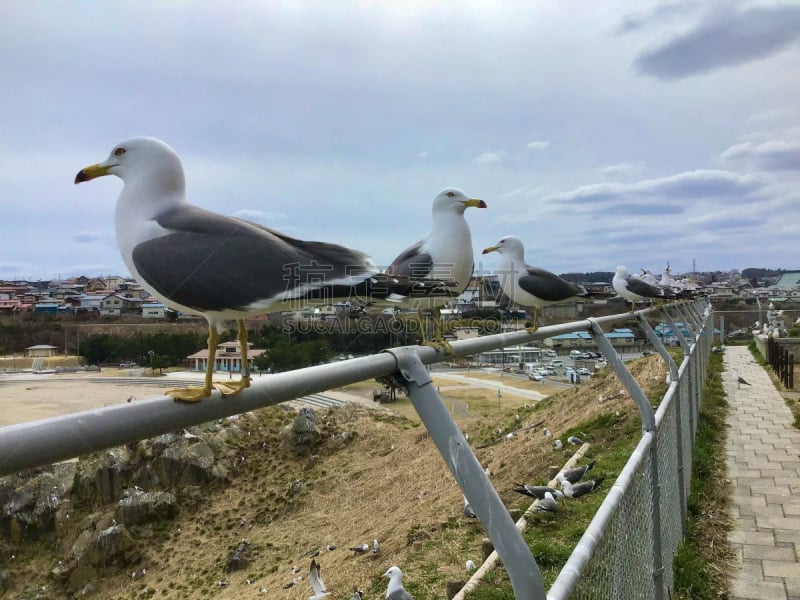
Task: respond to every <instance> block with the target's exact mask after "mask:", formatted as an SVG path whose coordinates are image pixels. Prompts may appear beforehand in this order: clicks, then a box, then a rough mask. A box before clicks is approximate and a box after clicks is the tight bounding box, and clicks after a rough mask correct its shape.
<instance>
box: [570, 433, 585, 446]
mask: <svg viewBox="0 0 800 600" xmlns="http://www.w3.org/2000/svg"><path fill="white" fill-rule="evenodd" d="M567 441H568V442H569V443H570V444H572V445H573V446H580V445H582V444H583V443H584V442H583V440H582V439H581V438H579V437H575V436H574V435H571V436H569V437H568V438H567Z"/></svg>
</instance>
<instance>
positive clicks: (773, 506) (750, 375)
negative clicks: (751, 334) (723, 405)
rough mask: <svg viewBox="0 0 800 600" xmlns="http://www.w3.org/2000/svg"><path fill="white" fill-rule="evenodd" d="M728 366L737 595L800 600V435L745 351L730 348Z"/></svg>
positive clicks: (735, 599) (739, 598)
mask: <svg viewBox="0 0 800 600" xmlns="http://www.w3.org/2000/svg"><path fill="white" fill-rule="evenodd" d="M724 361H725V370H726V372H725V374H724V381H723V383H724V386H725V391H726V393H727V395H728V403H729V404H730V415H729V416H728V425H729V430H728V440H727V444H726V455H727V464H728V476H729V477H730V479H731V511H732V514H733V517H734V519H735V524H734V529H733V531H732V532H731V534H730V536H729V539H730V541H731V543H732V544H733V547H734V549H735V550H736V556H737V566H736V570H735V572H734V575H733V579H732V581H731V596H730V598H731V600H744V599H747V600H800V561H799V560H798V559H799V558H800V555H799V553H800V430H797V429H795V428H794V427H792V421H793V417H792V413H791V411H790V410H789V408H788V407H787V406H786V403H785V401H784V399H783V398H782V397H781V395H780V393H779V392H778V391H777V390H776V389H775V386H774V385H773V383H772V381H771V380H770V378H769V375H768V374H767V372H766V371H765V370H764V368H762V367H760V366H759V365H758V364H757V363H756V362H755V360H754V359H753V356H752V354H750V351H749V350H748V349H747V348H746V347H745V346H728V347H726V349H725V356H724ZM737 374H738V376H740V377H742V378H743V379H744V380H745V381H747V382H748V383H749V384H750V385H744V384H740V383H738V382H737Z"/></svg>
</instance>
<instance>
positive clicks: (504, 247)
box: [481, 235, 525, 261]
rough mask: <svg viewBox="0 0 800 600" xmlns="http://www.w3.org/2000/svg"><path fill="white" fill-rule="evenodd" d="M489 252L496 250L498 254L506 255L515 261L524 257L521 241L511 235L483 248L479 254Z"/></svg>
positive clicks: (523, 247)
mask: <svg viewBox="0 0 800 600" xmlns="http://www.w3.org/2000/svg"><path fill="white" fill-rule="evenodd" d="M490 252H498V253H499V254H502V255H505V256H508V257H509V258H513V259H515V260H517V261H522V260H523V259H524V257H525V246H524V245H523V244H522V241H521V240H520V239H519V238H517V237H514V236H513V235H507V236H506V237H504V238H500V240H499V241H498V242H497V243H496V244H495V245H494V246H489V247H488V248H484V250H483V252H481V254H489V253H490Z"/></svg>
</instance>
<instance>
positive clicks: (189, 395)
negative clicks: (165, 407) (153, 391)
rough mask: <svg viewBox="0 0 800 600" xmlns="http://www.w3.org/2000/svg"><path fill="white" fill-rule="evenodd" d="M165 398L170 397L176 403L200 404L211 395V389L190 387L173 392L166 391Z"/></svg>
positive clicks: (197, 386) (196, 386)
mask: <svg viewBox="0 0 800 600" xmlns="http://www.w3.org/2000/svg"><path fill="white" fill-rule="evenodd" d="M164 393H165V394H166V395H167V396H171V397H172V399H173V400H175V401H176V402H200V400H202V399H203V398H208V397H209V396H210V395H211V388H210V387H209V388H206V387H205V386H202V387H201V386H199V385H190V386H189V387H186V388H176V389H174V390H167V391H166V392H164Z"/></svg>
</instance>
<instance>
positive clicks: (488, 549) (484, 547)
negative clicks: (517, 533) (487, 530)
mask: <svg viewBox="0 0 800 600" xmlns="http://www.w3.org/2000/svg"><path fill="white" fill-rule="evenodd" d="M492 552H494V544H492V540H490V539H489V538H483V539H482V540H481V556H482V557H483V562H486V559H487V558H489V555H490V554H491V553H492Z"/></svg>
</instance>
